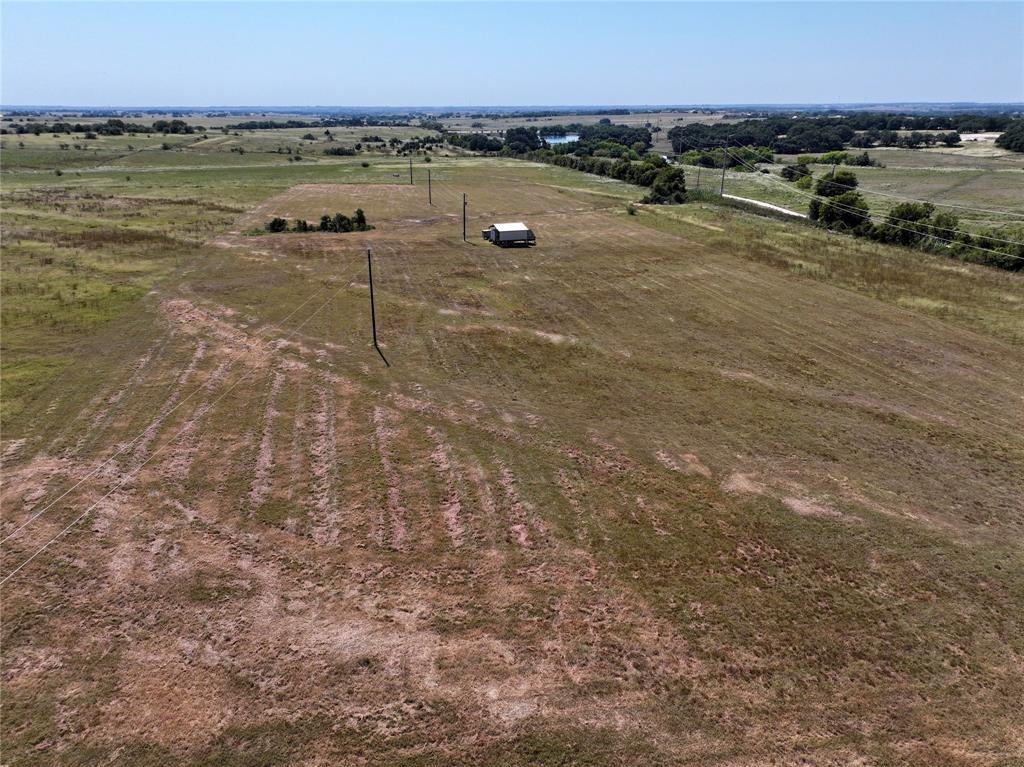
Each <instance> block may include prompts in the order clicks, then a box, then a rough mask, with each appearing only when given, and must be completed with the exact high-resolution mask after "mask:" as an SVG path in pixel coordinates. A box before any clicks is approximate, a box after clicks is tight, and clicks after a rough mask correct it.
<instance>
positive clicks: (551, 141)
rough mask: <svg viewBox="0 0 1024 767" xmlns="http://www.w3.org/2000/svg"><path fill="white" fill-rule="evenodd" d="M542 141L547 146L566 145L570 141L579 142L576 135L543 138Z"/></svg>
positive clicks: (568, 134)
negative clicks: (547, 144) (545, 142)
mask: <svg viewBox="0 0 1024 767" xmlns="http://www.w3.org/2000/svg"><path fill="white" fill-rule="evenodd" d="M544 140H545V141H547V142H548V143H549V144H568V143H570V142H572V141H579V140H580V136H579V134H578V133H566V134H565V135H564V136H544Z"/></svg>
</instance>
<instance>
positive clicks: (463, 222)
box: [462, 192, 468, 242]
mask: <svg viewBox="0 0 1024 767" xmlns="http://www.w3.org/2000/svg"><path fill="white" fill-rule="evenodd" d="M467 204H468V203H467V202H466V193H465V192H463V193H462V241H463V242H466V205H467Z"/></svg>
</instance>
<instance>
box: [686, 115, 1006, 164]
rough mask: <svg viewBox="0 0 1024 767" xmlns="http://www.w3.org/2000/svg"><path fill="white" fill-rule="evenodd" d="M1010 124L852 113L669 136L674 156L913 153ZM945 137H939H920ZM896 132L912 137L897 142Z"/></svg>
mask: <svg viewBox="0 0 1024 767" xmlns="http://www.w3.org/2000/svg"><path fill="white" fill-rule="evenodd" d="M1011 122H1012V119H1011V117H1010V116H1009V115H976V114H965V115H949V116H943V117H928V116H919V115H885V114H876V113H872V112H856V113H851V114H848V115H844V116H842V117H807V116H804V115H801V116H796V117H779V116H771V117H767V118H765V119H763V120H742V121H740V122H737V123H716V124H714V125H705V124H703V123H692V124H690V125H685V126H683V125H680V126H676V127H675V128H672V129H671V130H670V131H669V132H668V137H669V140H670V141H671V142H672V150H673V151H674V152H680V153H681V152H686V151H689V150H692V149H697V150H707V149H713V148H715V147H721V146H723V145H725V144H726V143H728V144H729V145H730V146H766V147H769V148H771V149H772V150H773V151H774V152H776V153H779V154H801V153H804V152H830V151H834V150H839V149H842V148H843V147H844V146H846V145H848V144H849V145H852V146H857V147H869V146H875V145H880V146H906V147H909V148H916V147H919V146H928V145H931V144H935V143H939V142H941V143H945V144H947V145H949V146H956V145H957V144H959V143H960V136H959V133H960V132H979V131H1001V130H1004V129H1005V128H1006V127H1007V126H1008V125H1009V124H1010V123H1011ZM943 130H944V131H948V133H947V134H946V135H944V136H940V137H937V136H935V135H934V134H931V133H921V132H920V131H943ZM897 131H912V132H913V133H912V134H911V135H910V136H901V135H899V133H897Z"/></svg>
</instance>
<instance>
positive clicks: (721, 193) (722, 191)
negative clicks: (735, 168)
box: [718, 141, 729, 197]
mask: <svg viewBox="0 0 1024 767" xmlns="http://www.w3.org/2000/svg"><path fill="white" fill-rule="evenodd" d="M728 164H729V142H728V141H726V142H725V147H724V150H723V152H722V186H721V187H720V188H719V190H718V196H719V197H722V196H724V195H725V166H726V165H728Z"/></svg>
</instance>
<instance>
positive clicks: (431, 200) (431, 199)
mask: <svg viewBox="0 0 1024 767" xmlns="http://www.w3.org/2000/svg"><path fill="white" fill-rule="evenodd" d="M427 202H428V203H429V204H431V205H433V204H434V197H433V192H432V191H431V188H430V168H427Z"/></svg>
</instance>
